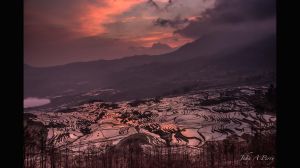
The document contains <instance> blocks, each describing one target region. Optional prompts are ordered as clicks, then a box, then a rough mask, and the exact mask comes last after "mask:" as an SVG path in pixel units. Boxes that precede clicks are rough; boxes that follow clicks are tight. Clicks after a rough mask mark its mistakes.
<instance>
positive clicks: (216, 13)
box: [176, 0, 276, 38]
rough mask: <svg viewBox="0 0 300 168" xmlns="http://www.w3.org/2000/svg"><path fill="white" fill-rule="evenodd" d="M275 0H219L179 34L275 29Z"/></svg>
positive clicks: (190, 34)
mask: <svg viewBox="0 0 300 168" xmlns="http://www.w3.org/2000/svg"><path fill="white" fill-rule="evenodd" d="M275 24H276V1H274V0H263V1H262V0H247V1H242V0H217V1H216V4H215V7H214V8H213V9H209V10H207V11H206V12H205V13H203V15H202V16H200V17H199V18H198V19H197V20H195V21H194V22H192V23H191V24H189V25H188V26H187V27H185V28H183V29H181V30H177V31H176V33H179V34H181V35H184V36H187V37H197V38H199V37H201V36H204V35H207V34H209V33H210V34H212V33H217V32H219V33H220V32H226V31H234V30H236V31H243V30H244V31H249V32H253V33H259V32H260V34H263V33H268V31H270V32H273V33H274V31H275V27H276V26H275Z"/></svg>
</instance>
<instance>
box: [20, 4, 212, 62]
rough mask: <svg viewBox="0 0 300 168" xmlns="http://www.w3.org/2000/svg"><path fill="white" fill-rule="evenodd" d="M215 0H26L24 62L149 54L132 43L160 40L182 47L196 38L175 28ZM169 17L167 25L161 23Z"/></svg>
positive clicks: (81, 59) (143, 43)
mask: <svg viewBox="0 0 300 168" xmlns="http://www.w3.org/2000/svg"><path fill="white" fill-rule="evenodd" d="M214 1H215V0H185V1H182V0H173V1H170V2H169V0H153V1H152V2H154V3H155V4H157V5H158V6H159V8H160V10H157V9H155V8H153V7H151V6H149V4H148V3H147V2H148V1H147V0H72V1H70V0H52V1H41V0H27V1H25V2H24V42H25V44H24V57H25V63H28V64H30V65H34V66H50V65H58V64H65V63H70V62H77V61H90V60H97V59H116V58H121V57H125V56H131V55H136V54H143V53H145V54H146V53H149V52H148V50H146V51H139V52H136V51H132V50H130V49H129V48H130V47H131V46H134V47H151V46H152V45H153V44H154V43H158V42H160V43H165V44H168V45H170V46H171V47H173V48H174V47H179V46H182V45H184V44H186V43H187V42H191V41H192V40H193V38H191V37H188V36H185V35H181V34H174V33H173V32H174V31H175V30H177V29H179V28H183V27H185V26H186V25H187V24H188V23H187V22H186V19H188V20H191V18H193V17H195V16H199V15H201V13H202V12H204V11H206V10H207V9H209V8H212V7H213V4H214V3H213V2H214ZM166 6H168V7H167V9H165V8H166ZM178 16H180V18H179V17H178ZM185 18H186V19H185ZM155 21H156V24H157V25H154V24H153V23H154V22H155ZM165 21H167V22H168V23H167V24H166V25H168V26H163V25H164V22H165ZM158 25H160V26H158Z"/></svg>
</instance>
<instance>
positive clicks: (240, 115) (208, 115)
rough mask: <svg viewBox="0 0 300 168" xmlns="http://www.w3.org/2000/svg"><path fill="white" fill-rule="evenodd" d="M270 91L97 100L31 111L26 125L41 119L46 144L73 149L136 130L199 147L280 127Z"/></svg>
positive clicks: (163, 141) (157, 141) (111, 141)
mask: <svg viewBox="0 0 300 168" xmlns="http://www.w3.org/2000/svg"><path fill="white" fill-rule="evenodd" d="M268 94H269V93H268V88H267V87H264V86H259V87H249V86H244V87H236V88H222V89H212V90H194V91H191V92H188V93H186V94H182V95H173V96H169V97H162V98H151V99H144V100H135V101H125V102H114V103H112V102H99V101H94V102H89V103H85V104H81V105H78V106H74V107H71V108H68V109H64V110H58V111H53V112H35V113H26V114H25V115H26V116H28V117H26V119H25V128H28V129H29V128H30V127H31V125H32V124H31V123H41V125H43V127H45V128H46V129H47V131H46V132H47V133H46V134H47V137H46V139H47V143H49V144H50V143H51V144H53V145H54V146H55V148H58V149H60V148H68V149H70V150H71V151H79V150H84V149H86V148H87V147H88V146H90V145H93V146H95V147H97V148H103V149H105V148H106V147H107V146H118V145H119V146H120V144H122V143H124V141H125V140H126V139H128V138H129V139H130V138H131V137H133V135H135V134H138V135H142V136H144V137H146V138H145V139H146V141H147V144H148V146H156V145H160V146H180V145H181V146H182V145H183V146H188V147H191V148H195V149H199V148H201V147H202V146H203V145H205V144H206V143H209V142H212V141H221V140H224V139H227V138H228V137H231V138H232V137H234V138H235V139H236V141H239V142H244V141H247V138H245V137H248V136H253V135H254V134H255V133H257V132H259V133H260V134H266V135H267V134H272V133H274V132H276V116H275V111H274V107H273V105H272V103H270V101H269V99H268ZM29 134H30V133H29ZM28 136H31V135H28Z"/></svg>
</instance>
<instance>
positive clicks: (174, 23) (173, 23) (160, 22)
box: [153, 16, 189, 28]
mask: <svg viewBox="0 0 300 168" xmlns="http://www.w3.org/2000/svg"><path fill="white" fill-rule="evenodd" d="M188 23H189V20H188V19H187V18H184V19H182V18H181V17H179V16H178V17H176V18H175V19H163V18H158V19H156V20H154V22H153V24H154V25H155V26H161V27H173V28H180V26H183V25H185V24H188Z"/></svg>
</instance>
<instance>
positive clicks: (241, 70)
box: [24, 34, 276, 101]
mask: <svg viewBox="0 0 300 168" xmlns="http://www.w3.org/2000/svg"><path fill="white" fill-rule="evenodd" d="M243 36H244V37H245V38H244V40H243V41H238V42H234V43H233V42H232V43H229V42H226V41H224V39H226V38H229V37H232V34H228V35H223V34H222V35H218V34H214V35H211V36H207V37H202V38H199V39H198V40H196V41H194V42H192V43H189V44H186V45H184V46H182V47H181V48H179V49H177V50H176V51H174V52H171V53H168V54H162V55H154V56H149V55H140V56H133V57H126V58H122V59H116V60H99V61H92V62H80V63H72V64H67V65H61V66H54V67H44V68H37V67H31V66H28V65H25V66H24V79H25V80H24V96H25V97H46V96H48V97H51V96H58V95H66V94H69V95H78V94H82V93H85V92H88V91H90V90H93V89H114V90H117V91H118V92H117V93H114V94H113V95H109V96H104V97H103V98H104V99H108V100H112V101H116V100H118V101H119V100H127V99H137V98H144V97H153V96H160V95H162V94H168V93H171V92H173V91H176V90H178V89H180V88H188V87H195V86H196V87H210V86H218V85H227V84H237V83H243V82H244V83H247V82H270V81H271V82H272V80H274V76H275V69H276V53H275V51H276V37H275V34H271V35H265V36H262V37H260V38H256V39H253V38H250V37H249V35H247V34H246V35H243ZM239 38H241V37H239ZM220 39H221V40H220ZM233 41H235V40H233Z"/></svg>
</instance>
